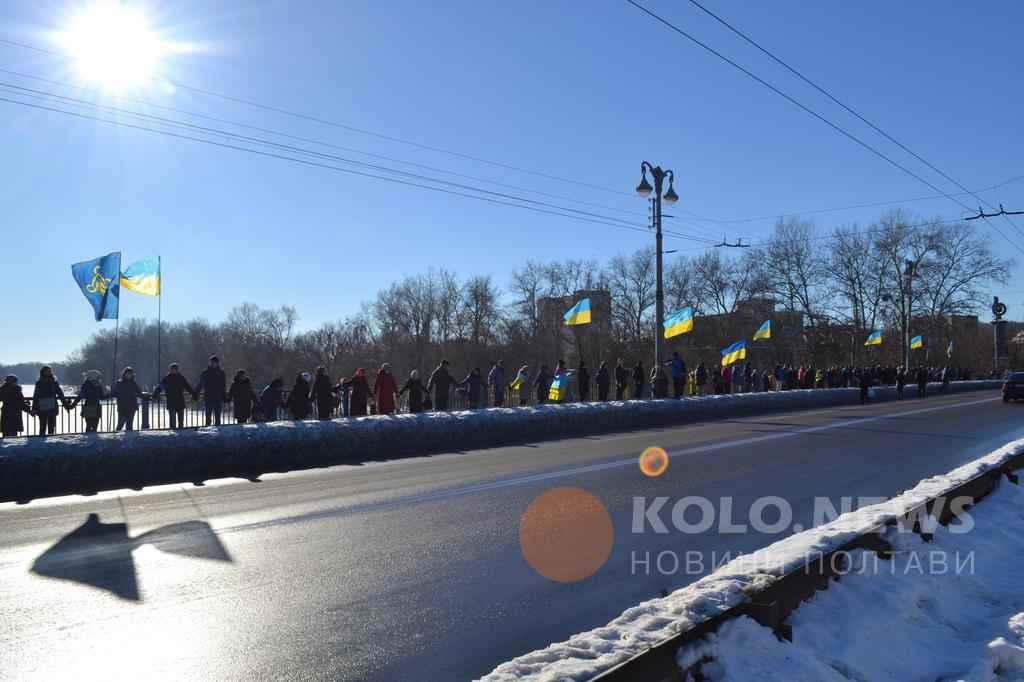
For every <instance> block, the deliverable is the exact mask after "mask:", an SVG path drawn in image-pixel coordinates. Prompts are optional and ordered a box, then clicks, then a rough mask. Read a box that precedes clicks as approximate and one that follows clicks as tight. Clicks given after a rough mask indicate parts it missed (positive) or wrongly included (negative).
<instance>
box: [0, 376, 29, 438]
mask: <svg viewBox="0 0 1024 682" xmlns="http://www.w3.org/2000/svg"><path fill="white" fill-rule="evenodd" d="M0 403H2V404H3V407H2V408H0V433H2V434H3V435H5V436H16V435H18V434H19V433H21V432H22V431H24V430H25V421H24V419H22V417H21V413H22V412H28V411H29V407H28V402H27V401H26V400H25V394H24V392H22V390H21V386H18V385H17V384H3V385H2V386H0Z"/></svg>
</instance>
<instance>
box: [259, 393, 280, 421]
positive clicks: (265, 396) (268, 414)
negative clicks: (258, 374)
mask: <svg viewBox="0 0 1024 682" xmlns="http://www.w3.org/2000/svg"><path fill="white" fill-rule="evenodd" d="M259 405H260V414H259V420H260V421H262V422H269V421H273V420H275V419H277V410H278V408H280V407H284V398H283V397H282V392H281V389H280V388H277V387H276V386H271V385H269V384H268V385H267V386H266V387H265V388H264V389H263V391H262V392H261V393H260V399H259Z"/></svg>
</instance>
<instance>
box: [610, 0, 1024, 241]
mask: <svg viewBox="0 0 1024 682" xmlns="http://www.w3.org/2000/svg"><path fill="white" fill-rule="evenodd" d="M626 2H628V3H629V4H630V5H633V6H634V7H636V8H637V9H639V10H640V11H641V12H643V13H644V14H647V15H648V16H650V17H651V18H653V19H654V20H655V21H657V22H659V23H661V24H663V25H665V26H667V27H668V28H669V29H671V30H672V31H675V32H676V33H678V34H679V35H681V36H683V37H684V38H686V39H687V40H689V41H691V42H692V43H694V44H695V45H697V46H698V47H701V48H703V49H704V50H706V51H707V52H710V53H711V54H713V55H714V56H716V57H718V58H719V59H721V60H722V61H724V62H725V63H727V64H729V65H730V66H732V67H733V68H735V69H737V70H738V71H740V72H742V73H743V74H745V75H746V76H748V77H749V78H751V79H752V80H754V81H756V82H757V83H759V84H761V85H763V86H764V87H766V88H768V89H769V90H771V91H772V92H774V93H775V94H777V95H778V96H779V97H782V98H783V99H785V100H786V101H787V102H789V103H791V104H793V105H794V106H796V107H798V108H799V109H801V110H802V111H804V112H806V113H808V114H810V115H811V116H813V117H814V118H816V119H818V120H819V121H821V122H822V123H824V124H825V125H827V126H828V127H830V128H832V129H833V130H835V131H836V132H837V133H839V134H841V135H843V136H844V137H846V138H848V139H850V140H852V141H853V142H855V143H856V144H858V145H859V146H861V147H863V148H864V149H866V150H867V151H869V152H871V153H872V154H874V155H875V156H877V157H878V158H880V159H882V160H884V161H886V162H887V163H889V164H890V165H892V166H894V167H896V168H898V169H899V170H901V171H903V172H904V173H906V174H907V175H909V176H910V177H912V178H914V179H915V180H917V181H918V182H920V183H922V184H924V185H926V186H928V187H929V188H931V189H932V190H934V191H936V192H939V193H940V194H942V195H943V196H944V197H946V198H947V199H949V200H950V201H953V202H954V203H956V204H958V205H959V206H961V207H962V208H964V209H965V210H968V211H972V210H973V209H972V208H970V207H969V206H967V205H966V204H964V203H963V202H962V201H960V200H959V199H957V198H955V197H953V196H952V195H950V194H949V193H948V192H945V191H944V190H942V189H941V188H939V187H937V186H936V185H934V184H933V183H931V182H929V181H928V180H926V179H925V178H923V177H921V176H920V175H919V174H917V173H915V172H914V171H912V170H910V169H909V168H907V167H906V166H904V165H903V164H901V163H900V162H898V161H896V160H895V159H893V158H891V157H889V156H887V155H886V154H885V153H883V152H881V151H879V150H878V149H876V148H875V147H873V146H871V145H870V144H868V143H867V142H865V141H864V140H862V139H860V138H859V137H857V136H856V135H854V134H853V133H851V132H849V131H848V130H846V129H845V128H842V127H840V126H839V125H838V124H836V123H833V122H832V121H830V120H829V119H827V118H825V117H824V116H822V115H821V114H819V113H818V112H816V111H814V110H813V109H811V108H810V107H808V106H807V105H805V104H803V103H802V102H800V101H799V100H797V99H795V98H794V97H792V96H791V95H789V94H787V93H785V92H783V91H782V90H780V89H779V88H777V87H775V86H774V85H772V84H771V83H769V82H768V81H766V80H764V79H763V78H761V77H760V76H758V75H757V74H755V73H754V72H753V71H750V70H749V69H747V68H746V67H744V66H742V65H740V64H739V63H737V62H736V61H734V60H732V59H730V58H729V57H727V56H725V55H724V54H722V53H721V52H719V51H718V50H716V49H715V48H713V47H711V46H710V45H708V44H707V43H705V42H703V41H701V40H699V39H698V38H696V37H694V36H693V35H691V34H689V33H687V32H686V31H684V30H683V29H681V28H679V27H678V26H676V25H675V24H673V23H672V22H670V21H669V20H668V19H665V18H664V17H662V16H660V15H658V14H656V13H655V12H652V11H651V10H649V9H648V8H646V7H644V6H643V5H641V4H640V3H638V2H636V0H626ZM986 223H988V225H989V227H991V228H992V229H993V230H995V232H996V233H998V234H999V235H1000V236H1001V237H1002V238H1003V239H1005V240H1006V241H1007V242H1009V243H1010V244H1011V245H1012V246H1014V248H1016V249H1017V250H1018V251H1020V252H1021V253H1024V248H1021V246H1020V245H1019V244H1017V243H1016V242H1014V241H1013V240H1011V239H1010V238H1009V237H1007V236H1006V234H1004V233H1003V232H1002V230H1000V229H999V228H997V227H996V226H995V225H993V224H992V223H991V222H989V221H988V220H986Z"/></svg>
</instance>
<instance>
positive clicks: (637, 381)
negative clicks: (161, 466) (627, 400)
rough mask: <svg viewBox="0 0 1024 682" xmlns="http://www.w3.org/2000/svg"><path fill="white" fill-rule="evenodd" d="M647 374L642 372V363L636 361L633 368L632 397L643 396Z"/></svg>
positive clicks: (639, 397)
mask: <svg viewBox="0 0 1024 682" xmlns="http://www.w3.org/2000/svg"><path fill="white" fill-rule="evenodd" d="M646 381H647V376H646V375H645V374H644V363H643V362H640V361H637V363H636V367H634V368H633V399H634V400H642V399H643V397H644V382H646Z"/></svg>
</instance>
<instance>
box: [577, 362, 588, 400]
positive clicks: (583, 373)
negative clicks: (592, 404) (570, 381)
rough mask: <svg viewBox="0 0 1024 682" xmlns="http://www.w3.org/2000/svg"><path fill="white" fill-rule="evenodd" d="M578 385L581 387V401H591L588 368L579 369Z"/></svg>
mask: <svg viewBox="0 0 1024 682" xmlns="http://www.w3.org/2000/svg"><path fill="white" fill-rule="evenodd" d="M576 384H577V385H578V386H579V387H580V400H590V370H588V369H587V368H586V367H580V368H579V369H577V370H576Z"/></svg>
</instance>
